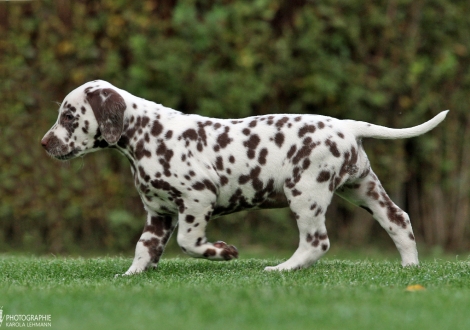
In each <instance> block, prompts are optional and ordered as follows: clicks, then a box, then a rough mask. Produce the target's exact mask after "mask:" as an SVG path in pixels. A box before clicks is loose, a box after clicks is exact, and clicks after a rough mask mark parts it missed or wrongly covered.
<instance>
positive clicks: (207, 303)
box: [0, 256, 470, 330]
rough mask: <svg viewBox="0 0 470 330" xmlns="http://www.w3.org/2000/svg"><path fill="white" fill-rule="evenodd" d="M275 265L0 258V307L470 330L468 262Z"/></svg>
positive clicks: (113, 320) (149, 324)
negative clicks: (280, 268)
mask: <svg viewBox="0 0 470 330" xmlns="http://www.w3.org/2000/svg"><path fill="white" fill-rule="evenodd" d="M280 261H281V260H274V259H271V260H269V259H241V260H235V261H231V262H209V261H205V260H195V259H178V258H174V259H165V258H164V259H163V260H162V261H161V264H160V267H159V269H158V270H157V271H150V272H146V273H144V274H141V275H138V276H131V277H118V278H114V274H118V273H119V274H120V273H123V272H124V271H126V270H127V267H128V266H129V265H130V262H131V260H130V259H128V258H122V257H121V258H111V257H106V258H89V259H81V258H50V257H49V258H38V257H21V256H3V257H0V306H3V315H4V316H5V315H7V314H51V316H52V328H54V329H218V330H220V329H224V330H225V329H470V313H469V311H470V261H468V260H467V261H425V262H423V263H422V264H421V267H419V268H402V267H401V266H400V265H399V263H398V262H395V261H394V262H389V261H364V260H362V261H357V260H356V261H344V260H335V259H323V260H322V261H320V262H318V263H317V264H316V265H315V266H313V267H311V268H310V269H307V270H301V271H296V272H282V273H278V272H264V271H263V268H264V267H265V266H268V265H274V264H276V263H278V262H280ZM411 284H421V285H422V286H424V287H425V288H426V290H423V291H416V292H408V291H406V288H407V286H408V285H411ZM3 327H5V321H4V324H3Z"/></svg>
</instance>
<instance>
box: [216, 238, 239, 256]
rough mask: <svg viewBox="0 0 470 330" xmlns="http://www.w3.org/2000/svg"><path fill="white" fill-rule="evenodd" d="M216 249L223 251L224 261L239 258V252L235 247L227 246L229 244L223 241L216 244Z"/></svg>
mask: <svg viewBox="0 0 470 330" xmlns="http://www.w3.org/2000/svg"><path fill="white" fill-rule="evenodd" d="M214 247H216V248H219V249H222V251H221V252H220V256H221V257H222V258H223V259H224V260H232V259H237V258H238V250H237V248H236V247H235V246H233V245H227V243H225V242H223V241H217V242H215V243H214Z"/></svg>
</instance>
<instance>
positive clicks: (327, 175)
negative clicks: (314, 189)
mask: <svg viewBox="0 0 470 330" xmlns="http://www.w3.org/2000/svg"><path fill="white" fill-rule="evenodd" d="M330 177H331V174H330V172H328V171H324V170H323V171H321V172H320V173H319V174H318V176H317V182H326V181H328V180H329V179H330Z"/></svg>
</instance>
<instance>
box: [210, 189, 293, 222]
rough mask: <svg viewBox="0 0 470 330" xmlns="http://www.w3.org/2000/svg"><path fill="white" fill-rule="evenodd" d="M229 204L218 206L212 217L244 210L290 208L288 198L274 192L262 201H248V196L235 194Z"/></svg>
mask: <svg viewBox="0 0 470 330" xmlns="http://www.w3.org/2000/svg"><path fill="white" fill-rule="evenodd" d="M232 197H233V198H231V200H230V202H229V203H222V204H217V205H216V206H215V207H214V211H213V212H212V217H213V218H215V217H218V216H222V215H226V214H231V213H235V212H239V211H243V210H259V209H277V208H284V207H288V206H289V204H288V203H287V198H286V196H285V195H284V194H283V193H281V192H273V193H271V194H270V195H269V196H267V197H266V198H264V199H262V200H256V199H247V198H246V196H243V195H238V194H236V193H235V194H234V195H232Z"/></svg>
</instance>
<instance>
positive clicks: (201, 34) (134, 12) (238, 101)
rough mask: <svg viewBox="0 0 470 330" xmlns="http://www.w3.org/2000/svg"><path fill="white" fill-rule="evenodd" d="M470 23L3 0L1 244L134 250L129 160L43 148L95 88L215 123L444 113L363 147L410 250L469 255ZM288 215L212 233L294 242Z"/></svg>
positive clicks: (430, 14)
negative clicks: (57, 155) (411, 241)
mask: <svg viewBox="0 0 470 330" xmlns="http://www.w3.org/2000/svg"><path fill="white" fill-rule="evenodd" d="M469 14H470V4H469V3H468V1H446V0H432V1H426V2H421V1H411V0H395V1H358V0H353V1H335V0H328V1H321V2H313V1H305V0H296V1H289V0H285V1H279V0H256V1H251V0H250V1H249V0H244V1H230V0H229V1H215V0H213V1H202V0H201V1H194V0H188V1H179V2H177V1H174V0H165V1H157V0H154V1H142V2H140V1H137V2H128V1H116V0H103V1H99V2H98V1H70V2H69V1H32V2H0V35H1V40H0V56H1V61H0V72H1V77H2V79H1V81H0V97H1V102H0V134H1V139H2V143H1V145H2V147H1V148H0V165H1V171H0V201H1V202H0V203H1V204H0V248H1V250H10V249H12V248H14V249H31V250H35V251H42V252H44V251H52V252H55V253H56V252H74V251H76V250H78V249H84V248H88V249H97V248H100V249H103V248H106V249H109V250H115V249H122V250H126V251H127V250H129V249H131V247H132V245H133V244H134V243H135V240H136V238H137V237H138V235H139V232H140V230H141V227H142V226H143V223H144V219H145V217H144V211H143V208H142V206H141V204H140V199H139V197H138V195H137V193H136V192H135V191H134V190H133V189H129V187H131V186H132V187H133V183H132V179H131V175H130V172H129V170H128V164H127V161H126V160H124V159H123V157H120V155H118V154H117V153H114V152H102V153H98V154H93V155H89V156H87V157H85V158H83V159H78V160H74V161H72V162H70V163H66V164H61V163H58V162H55V161H53V160H51V159H50V158H48V157H47V156H46V155H45V153H44V151H43V150H42V148H41V147H40V145H39V141H40V139H41V137H42V136H43V134H44V133H45V132H46V131H47V129H48V128H49V127H50V126H51V125H52V124H53V123H54V122H55V120H56V116H57V108H58V106H57V105H56V103H55V102H60V101H61V100H62V99H63V98H64V96H65V95H66V94H67V93H68V92H69V91H71V90H72V89H73V88H75V87H77V86H78V85H80V84H82V83H84V82H86V81H89V80H93V79H98V78H99V79H104V80H108V81H110V82H112V83H113V84H115V85H117V86H119V87H121V88H123V89H126V90H128V91H130V92H131V93H134V94H136V95H139V96H141V97H144V98H147V99H151V100H154V101H156V102H158V103H163V104H165V105H166V106H169V107H173V108H176V109H179V110H182V111H185V112H193V113H199V114H202V115H207V116H217V117H241V116H249V115H256V114H266V113H316V114H323V115H331V116H335V117H339V118H349V119H356V120H364V121H370V122H373V123H377V124H382V125H388V126H391V127H405V126H412V125H415V124H419V123H421V122H423V121H425V120H428V119H430V118H431V117H432V116H433V115H435V114H437V113H438V112H439V111H441V110H444V109H448V108H450V109H451V110H452V111H451V112H450V115H449V116H448V118H447V119H446V121H445V122H444V123H443V124H441V125H440V126H439V127H438V128H436V129H435V130H434V131H432V132H431V133H428V134H427V135H425V136H423V137H420V138H415V139H412V140H406V141H372V140H370V141H369V140H368V141H365V146H366V149H367V151H368V154H369V156H370V158H371V161H372V164H373V167H374V169H375V171H376V172H377V173H378V174H379V177H380V178H381V179H382V181H383V184H384V186H385V187H386V189H387V190H388V192H389V194H390V195H391V196H392V198H393V199H394V200H396V201H397V203H398V204H399V205H401V206H403V208H405V209H406V210H407V212H409V213H410V216H411V218H412V222H413V224H414V227H415V233H416V236H417V238H418V241H420V242H426V243H427V244H429V245H435V244H439V245H441V246H443V247H444V248H452V249H465V248H468V247H469V246H470V239H469V235H468V234H469V226H468V218H469V214H468V213H469V208H468V206H469V202H470V200H469V188H468V187H469V179H470V178H469V168H470V157H469V156H468V155H469V154H470V150H468V149H469V147H468V146H470V126H469V115H468V114H467V113H468V109H467V103H468V98H469V95H470V86H469V84H470V74H469V67H470V63H469V62H470V57H469V55H470V53H469V52H470V40H469V39H470V34H469V33H468V31H470V20H468V17H469ZM288 214H289V213H288V212H287V211H286V212H284V213H278V212H276V213H274V212H258V213H256V212H255V213H249V214H248V215H246V216H243V218H245V219H248V221H247V222H243V223H240V222H239V221H238V220H237V219H239V218H240V216H230V217H228V218H227V219H226V220H220V221H218V222H216V223H215V225H213V227H214V228H213V232H214V234H215V233H217V232H219V231H220V232H223V234H224V235H228V233H229V230H228V229H227V228H231V229H233V230H240V231H242V233H243V234H242V235H243V237H244V238H243V239H240V238H238V240H239V241H240V242H241V243H240V244H251V243H253V242H257V241H259V240H260V238H259V237H258V236H259V235H264V236H263V237H261V241H263V242H265V243H266V244H268V245H269V244H271V245H273V246H277V245H281V244H287V245H290V246H292V245H295V244H296V243H295V242H296V240H297V237H296V234H295V231H294V230H295V228H294V222H293V220H288V221H286V219H285V218H286V217H288ZM328 218H329V219H328V226H329V231H330V236H331V237H333V238H337V239H338V240H341V241H342V242H343V243H345V244H359V243H360V244H363V243H367V242H369V241H371V240H374V238H376V237H379V238H382V237H384V233H382V232H381V231H379V230H378V227H377V225H376V224H374V223H373V221H372V220H371V219H370V217H369V216H368V215H367V214H366V213H365V212H362V211H357V210H354V211H353V210H352V208H351V207H350V206H349V205H347V204H346V203H343V202H338V201H335V202H334V205H333V206H332V207H331V210H330V212H329V214H328ZM224 228H225V229H224ZM231 231H232V230H230V232H231ZM286 232H287V233H288V237H289V238H286V239H284V240H283V239H282V238H281V237H280V234H281V233H286ZM260 233H264V234H260ZM218 238H221V237H217V239H218Z"/></svg>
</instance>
